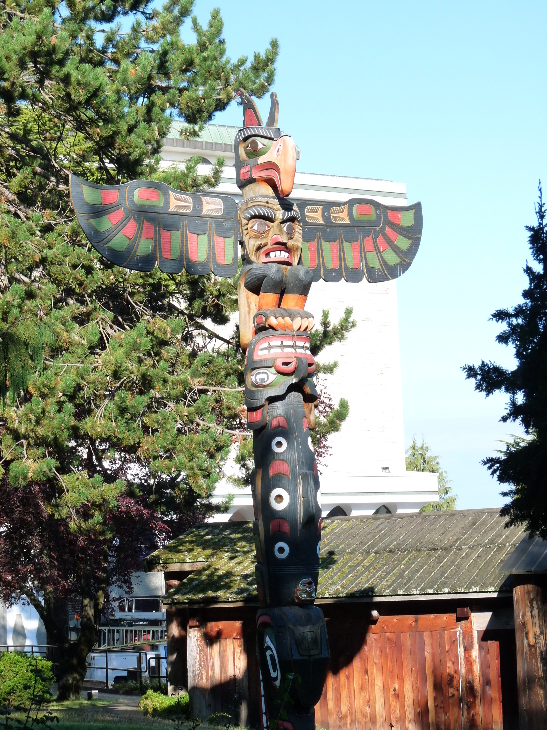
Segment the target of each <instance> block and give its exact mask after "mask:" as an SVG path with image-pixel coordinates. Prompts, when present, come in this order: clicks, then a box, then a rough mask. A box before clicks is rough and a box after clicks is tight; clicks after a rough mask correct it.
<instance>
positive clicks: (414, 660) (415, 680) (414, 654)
mask: <svg viewBox="0 0 547 730" xmlns="http://www.w3.org/2000/svg"><path fill="white" fill-rule="evenodd" d="M418 636H419V634H416V633H413V634H409V635H408V642H409V644H410V660H411V666H410V668H411V672H412V700H413V703H414V724H415V726H416V730H422V728H423V721H422V712H421V710H420V666H419V661H418V641H417V639H418ZM420 636H421V634H420ZM424 668H425V657H424Z"/></svg>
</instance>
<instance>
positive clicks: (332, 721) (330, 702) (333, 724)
mask: <svg viewBox="0 0 547 730" xmlns="http://www.w3.org/2000/svg"><path fill="white" fill-rule="evenodd" d="M326 685H327V706H328V721H327V722H328V728H329V730H336V729H337V728H338V725H337V720H336V717H335V715H334V690H333V677H332V656H331V659H330V662H329V671H328V672H327V682H326Z"/></svg>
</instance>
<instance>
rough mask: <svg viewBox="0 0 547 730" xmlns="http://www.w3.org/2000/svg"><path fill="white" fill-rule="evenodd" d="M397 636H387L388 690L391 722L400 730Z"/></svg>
mask: <svg viewBox="0 0 547 730" xmlns="http://www.w3.org/2000/svg"><path fill="white" fill-rule="evenodd" d="M396 635H397V634H386V650H387V689H388V692H389V712H390V722H391V723H392V724H393V725H394V727H396V728H397V730H399V728H400V726H401V717H400V711H399V684H398V681H397V680H398V677H397V645H396V643H395V636H396Z"/></svg>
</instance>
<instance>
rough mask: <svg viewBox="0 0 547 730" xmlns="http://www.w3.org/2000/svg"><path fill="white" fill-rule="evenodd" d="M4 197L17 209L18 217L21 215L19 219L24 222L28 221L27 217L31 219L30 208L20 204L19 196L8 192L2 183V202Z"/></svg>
mask: <svg viewBox="0 0 547 730" xmlns="http://www.w3.org/2000/svg"><path fill="white" fill-rule="evenodd" d="M2 196H3V197H4V198H6V200H9V202H10V203H12V204H13V206H14V207H15V209H17V210H16V212H17V215H19V217H20V218H21V219H22V220H23V221H25V220H26V216H28V217H29V218H30V216H31V215H32V210H30V208H27V207H26V206H25V205H23V204H22V203H20V202H19V199H18V198H17V196H16V195H14V194H13V193H12V192H11V191H10V190H8V189H7V188H5V187H4V186H3V185H2V184H1V183H0V201H1V199H2ZM12 212H13V210H12Z"/></svg>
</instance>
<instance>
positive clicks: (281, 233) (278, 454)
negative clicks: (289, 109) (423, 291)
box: [71, 92, 422, 730]
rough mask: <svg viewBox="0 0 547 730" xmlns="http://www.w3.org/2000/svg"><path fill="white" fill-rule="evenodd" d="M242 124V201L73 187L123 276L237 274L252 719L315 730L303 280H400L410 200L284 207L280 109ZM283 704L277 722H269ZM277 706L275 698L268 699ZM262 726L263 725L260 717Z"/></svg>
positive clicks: (153, 189) (148, 187) (313, 501)
mask: <svg viewBox="0 0 547 730" xmlns="http://www.w3.org/2000/svg"><path fill="white" fill-rule="evenodd" d="M240 98H241V101H242V105H243V127H242V128H241V129H240V130H239V131H238V132H237V134H236V137H235V142H234V149H235V159H236V163H235V164H236V175H237V185H238V187H239V188H240V190H241V192H242V201H241V202H240V203H239V204H238V203H236V201H235V200H234V199H233V198H231V197H229V196H226V195H216V194H213V193H212V194H207V195H205V194H189V193H182V192H180V191H176V190H173V189H171V188H169V187H168V186H167V185H165V184H163V183H158V182H145V181H135V182H130V183H127V184H125V185H117V186H105V185H95V184H92V183H87V182H85V181H84V180H80V179H78V178H76V177H74V176H72V178H71V196H72V202H73V205H74V208H75V210H76V213H77V216H78V220H79V221H80V224H81V225H82V228H83V230H84V232H85V233H86V235H87V237H88V238H89V240H90V241H91V243H92V244H93V245H94V246H95V248H96V249H97V250H98V251H99V252H100V253H101V254H102V255H103V256H104V257H105V258H107V259H108V260H109V261H112V262H114V263H115V264H117V265H119V266H124V267H126V268H128V269H136V270H139V271H150V270H151V269H152V268H153V267H154V266H155V265H156V264H157V265H158V266H159V267H160V269H161V270H162V271H166V272H172V273H180V272H181V271H182V270H183V269H185V270H186V271H188V272H189V273H190V274H208V273H210V272H213V273H214V274H216V275H217V276H224V277H233V276H234V275H235V274H236V273H237V269H238V252H237V245H236V242H239V245H240V247H241V258H242V269H241V273H240V276H239V281H238V295H239V326H240V336H241V346H242V348H243V349H244V350H245V351H246V360H245V404H246V406H247V420H248V425H249V428H250V429H251V430H252V431H253V444H254V460H255V470H254V473H253V484H252V490H253V501H254V511H255V521H254V535H255V542H256V559H257V565H256V580H257V587H258V596H259V600H260V603H261V606H262V608H261V609H260V610H259V611H258V617H257V636H258V639H257V652H258V656H259V664H260V673H261V688H262V698H261V699H262V705H261V707H262V723H263V727H264V728H267V727H268V724H269V723H270V726H271V727H276V726H277V727H281V728H284V729H285V730H314V728H315V722H314V705H315V704H316V703H317V702H318V701H319V699H320V697H321V693H322V690H323V684H324V681H325V676H326V672H327V664H328V658H329V650H328V641H327V633H326V628H325V621H324V618H323V614H322V612H321V610H320V609H319V608H318V607H317V606H314V605H313V604H314V600H315V593H316V590H317V581H318V574H319V547H320V540H321V502H320V489H319V478H318V475H317V465H316V462H315V456H314V452H313V448H312V443H311V438H310V431H309V429H313V428H314V425H315V415H314V408H315V403H316V402H317V394H316V390H315V387H314V379H313V378H314V372H315V367H316V366H315V360H314V358H313V355H312V354H311V352H310V338H309V332H310V330H311V329H312V327H313V316H312V314H311V313H310V312H307V311H306V309H305V306H306V299H307V295H308V292H309V290H310V286H311V284H312V282H313V281H317V280H319V279H321V278H323V279H324V280H325V281H339V280H340V279H342V278H344V279H345V280H346V281H349V282H359V281H362V280H363V279H364V278H366V280H367V282H369V283H375V282H383V281H387V280H389V279H393V278H396V277H398V276H400V275H401V274H403V273H404V272H405V271H406V269H408V267H409V266H410V264H411V263H412V261H413V259H414V257H415V255H416V252H417V250H418V246H419V242H420V236H421V231H422V212H421V205H420V204H419V203H418V204H416V205H413V206H410V207H406V208H388V207H386V206H384V205H382V204H380V203H378V202H376V201H375V200H366V199H352V200H349V201H348V202H346V203H343V204H336V205H335V204H332V203H313V204H310V203H309V202H305V201H299V200H293V199H289V198H288V196H289V195H290V193H291V191H292V188H293V182H294V174H295V169H296V147H295V143H294V141H293V139H292V138H291V137H290V136H289V135H287V134H285V133H284V132H282V131H281V130H280V129H279V128H278V126H277V119H278V109H279V106H278V103H277V97H276V95H275V94H272V95H271V109H270V114H269V116H268V120H267V122H266V124H265V125H263V124H262V121H261V119H260V115H259V112H258V110H257V108H256V106H255V104H254V102H253V101H252V100H251V99H250V98H249V97H248V96H247V95H246V94H245V93H244V92H240ZM280 698H282V703H283V708H284V713H283V715H284V719H282V720H281V719H277V720H276V721H275V722H274V718H277V717H278V715H279V705H280V702H279V699H280ZM276 700H278V701H277V702H276ZM269 718H270V719H269Z"/></svg>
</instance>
